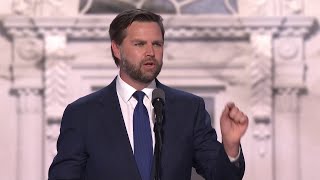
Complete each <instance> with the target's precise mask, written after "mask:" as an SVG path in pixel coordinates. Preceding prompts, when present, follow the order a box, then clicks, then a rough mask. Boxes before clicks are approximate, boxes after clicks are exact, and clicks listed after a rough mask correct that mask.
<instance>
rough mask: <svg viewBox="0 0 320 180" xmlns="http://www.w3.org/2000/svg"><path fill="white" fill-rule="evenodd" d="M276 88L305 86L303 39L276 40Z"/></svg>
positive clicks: (281, 38) (285, 38) (287, 38)
mask: <svg viewBox="0 0 320 180" xmlns="http://www.w3.org/2000/svg"><path fill="white" fill-rule="evenodd" d="M273 49H274V61H275V70H274V76H275V77H274V87H275V88H278V87H300V88H303V87H304V86H305V74H306V64H305V61H304V39H303V37H287V36H285V37H277V38H275V39H274V48H273Z"/></svg>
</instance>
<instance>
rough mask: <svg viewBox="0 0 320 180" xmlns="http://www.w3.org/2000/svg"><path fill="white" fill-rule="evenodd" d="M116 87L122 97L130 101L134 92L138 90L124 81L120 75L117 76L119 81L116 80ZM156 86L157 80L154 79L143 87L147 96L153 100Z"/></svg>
mask: <svg viewBox="0 0 320 180" xmlns="http://www.w3.org/2000/svg"><path fill="white" fill-rule="evenodd" d="M116 88H117V92H118V93H119V95H120V97H121V98H122V100H123V101H125V102H128V101H129V100H130V99H131V97H132V95H133V93H134V92H136V91H137V90H136V89H135V88H133V87H132V86H130V85H129V84H127V83H126V82H124V81H123V80H122V79H121V77H120V75H118V76H117V81H116ZM155 88H156V81H155V80H153V81H152V82H151V83H150V84H149V85H148V86H147V87H146V88H144V89H142V90H141V91H143V92H144V93H145V94H146V96H147V98H148V99H150V100H151V98H152V91H153V90H154V89H155Z"/></svg>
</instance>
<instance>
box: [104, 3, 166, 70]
mask: <svg viewBox="0 0 320 180" xmlns="http://www.w3.org/2000/svg"><path fill="white" fill-rule="evenodd" d="M134 21H140V22H156V23H157V24H158V25H159V27H160V29H161V32H162V39H164V33H165V30H164V27H163V23H162V21H163V19H162V17H161V16H160V15H158V14H155V13H153V12H150V11H147V10H143V9H130V10H126V11H123V12H121V13H120V14H118V15H117V16H116V17H115V18H114V20H113V21H112V22H111V24H110V28H109V36H110V40H111V41H115V42H116V43H117V44H118V45H120V44H121V43H122V41H123V39H124V38H125V37H126V29H127V28H128V27H129V26H130V25H131V24H132V23H133V22H134ZM111 53H112V57H113V59H114V62H115V63H116V65H117V66H118V65H119V59H118V58H117V57H115V56H114V53H113V51H112V48H111Z"/></svg>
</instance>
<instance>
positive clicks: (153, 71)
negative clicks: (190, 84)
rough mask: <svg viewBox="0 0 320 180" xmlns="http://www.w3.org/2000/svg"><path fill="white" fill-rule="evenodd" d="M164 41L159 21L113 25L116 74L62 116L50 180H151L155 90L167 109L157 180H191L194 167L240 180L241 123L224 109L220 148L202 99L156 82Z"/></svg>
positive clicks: (127, 15) (127, 18)
mask: <svg viewBox="0 0 320 180" xmlns="http://www.w3.org/2000/svg"><path fill="white" fill-rule="evenodd" d="M164 33H165V31H164V28H163V24H162V18H161V17H160V16H159V15H157V14H154V13H152V12H149V11H146V10H139V9H133V10H127V11H124V12H122V13H120V14H119V15H118V16H117V17H116V18H115V19H114V20H113V21H112V23H111V24H110V29H109V34H110V38H111V52H112V55H113V58H114V60H115V63H116V65H117V66H118V67H119V74H118V76H117V77H116V78H115V79H114V80H113V82H111V84H109V85H108V86H106V87H105V88H103V89H101V90H99V91H97V92H95V93H92V94H90V95H88V96H85V97H82V98H80V99H78V100H77V101H75V102H73V103H71V104H69V105H68V106H67V108H66V109H65V112H64V115H63V118H62V121H61V129H60V135H59V138H58V142H57V150H58V153H57V155H56V157H55V158H54V160H53V162H52V164H51V166H50V169H49V179H50V180H80V179H86V180H151V179H153V177H154V156H153V152H154V146H155V135H154V133H153V131H152V129H153V126H154V125H153V120H154V114H153V106H152V103H151V96H152V91H153V90H154V89H155V88H160V89H162V90H163V91H164V93H165V101H166V102H165V107H164V120H163V134H162V136H163V145H162V152H161V160H160V164H161V166H160V171H159V172H160V179H162V180H190V178H191V169H192V167H195V169H196V171H197V173H199V174H200V175H201V176H203V177H204V178H205V179H207V180H236V179H242V177H243V174H244V158H243V154H242V151H241V147H240V139H241V137H242V136H243V135H244V133H245V131H246V129H247V127H248V118H247V116H246V115H245V114H244V113H243V112H241V111H240V110H239V109H238V108H237V107H236V106H235V105H234V103H228V104H227V105H226V107H225V109H224V111H223V112H222V115H221V119H220V125H221V133H222V141H223V144H222V143H220V142H218V141H217V136H216V133H215V131H214V129H212V127H211V123H210V117H209V115H208V113H207V112H206V110H205V106H204V101H203V99H202V98H200V97H198V96H195V95H192V94H190V93H187V92H182V91H179V90H176V89H172V88H170V87H167V86H165V85H163V84H161V83H160V82H159V81H158V80H157V79H156V77H157V75H158V74H159V73H160V70H161V67H162V58H163V45H164ZM137 109H139V110H137ZM138 111H139V112H138ZM138 116H139V117H138ZM141 119H147V120H146V121H142V120H141ZM140 120H141V121H140ZM138 122H139V123H140V124H139V123H138ZM142 124H143V125H142Z"/></svg>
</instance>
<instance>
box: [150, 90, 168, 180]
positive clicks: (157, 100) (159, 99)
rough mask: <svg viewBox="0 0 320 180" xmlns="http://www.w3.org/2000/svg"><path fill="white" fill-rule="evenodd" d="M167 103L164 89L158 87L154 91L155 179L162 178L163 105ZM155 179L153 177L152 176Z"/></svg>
mask: <svg viewBox="0 0 320 180" xmlns="http://www.w3.org/2000/svg"><path fill="white" fill-rule="evenodd" d="M164 103H165V95H164V91H163V90H162V89H159V88H156V89H154V90H153V91H152V105H153V107H154V114H155V123H154V128H153V131H154V133H155V140H156V143H155V152H154V154H155V173H154V179H155V180H160V179H161V178H160V176H161V172H160V169H161V168H160V167H161V151H162V144H163V139H162V120H163V107H164ZM152 179H153V178H152Z"/></svg>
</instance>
